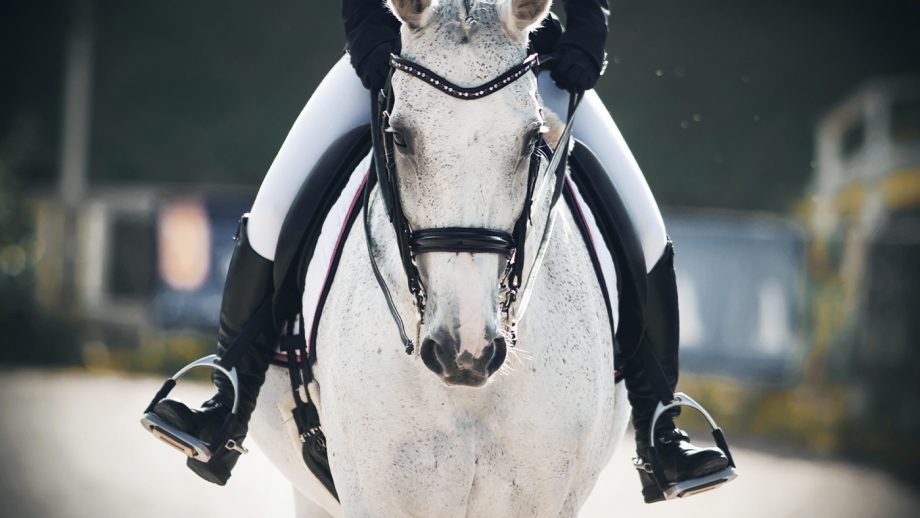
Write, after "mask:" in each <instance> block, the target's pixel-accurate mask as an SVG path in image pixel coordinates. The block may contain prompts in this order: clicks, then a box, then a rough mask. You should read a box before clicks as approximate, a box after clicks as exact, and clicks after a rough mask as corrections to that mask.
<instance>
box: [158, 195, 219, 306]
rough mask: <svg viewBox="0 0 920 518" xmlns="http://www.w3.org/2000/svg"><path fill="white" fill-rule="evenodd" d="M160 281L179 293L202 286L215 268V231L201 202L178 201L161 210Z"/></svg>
mask: <svg viewBox="0 0 920 518" xmlns="http://www.w3.org/2000/svg"><path fill="white" fill-rule="evenodd" d="M157 234H158V238H159V239H158V243H159V270H160V278H161V279H163V281H164V282H166V284H167V285H169V287H171V288H173V289H176V290H183V291H192V290H195V289H198V288H199V287H201V285H202V284H204V282H205V280H206V279H207V277H208V271H209V270H210V267H211V229H210V225H209V223H208V214H207V211H205V209H204V206H203V204H202V203H201V201H200V200H194V199H193V200H188V199H186V200H174V201H170V202H168V203H166V204H165V205H164V206H163V207H161V208H160V213H159V220H158V225H157Z"/></svg>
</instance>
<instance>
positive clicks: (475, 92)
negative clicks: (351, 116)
mask: <svg viewBox="0 0 920 518" xmlns="http://www.w3.org/2000/svg"><path fill="white" fill-rule="evenodd" d="M551 59H552V57H551V56H545V57H541V56H539V55H537V54H531V55H530V56H528V57H527V58H526V59H525V60H524V61H523V62H521V63H520V64H518V65H515V66H514V67H512V68H511V69H509V70H507V71H506V72H504V73H502V74H501V75H499V76H498V77H496V78H494V79H492V80H490V81H488V82H486V83H484V84H482V85H479V86H475V87H461V86H457V85H456V84H454V83H452V82H450V81H448V80H447V79H445V78H444V77H442V76H440V75H438V74H436V73H435V72H433V71H431V70H429V69H427V68H425V67H423V66H422V65H419V64H417V63H414V62H412V61H410V60H407V59H405V58H402V57H400V56H396V55H391V56H390V75H389V77H388V78H387V82H386V86H385V87H384V89H383V90H380V91H379V92H372V93H371V112H372V113H373V116H372V118H371V139H372V142H373V149H374V168H373V169H374V172H375V174H376V180H377V181H378V182H379V184H380V190H381V195H382V197H383V200H384V206H385V208H386V212H387V215H388V217H389V221H390V223H391V224H392V226H393V229H394V230H395V232H396V242H397V247H398V249H399V256H400V260H401V263H402V266H403V271H404V273H405V274H406V279H407V282H408V286H409V292H410V293H411V294H412V296H413V297H414V298H415V307H416V310H417V311H418V324H417V326H416V333H415V336H416V341H418V339H419V335H420V334H421V326H422V324H423V323H424V320H425V306H426V303H427V295H426V291H425V286H424V285H423V283H422V281H421V276H420V274H419V271H418V267H417V265H416V263H415V257H416V256H418V255H421V254H425V253H431V252H455V253H461V252H464V253H494V254H500V255H504V256H505V258H506V268H505V274H504V276H503V279H502V285H501V291H502V293H503V295H504V298H503V301H502V302H501V311H502V314H503V316H504V319H505V320H506V324H507V327H508V329H510V330H511V338H512V341H511V345H512V346H514V344H515V341H516V334H515V333H514V329H515V328H516V323H517V321H518V320H520V319H521V318H523V316H524V312H525V311H526V309H527V305H528V302H529V300H530V293H531V292H532V287H533V284H534V280H535V278H536V277H537V273H538V272H539V271H540V267H541V265H542V262H543V258H544V257H545V255H546V250H547V245H548V243H549V239H550V236H551V234H552V228H553V220H554V218H553V214H554V209H555V207H556V203H557V202H558V201H559V198H560V197H561V195H562V191H563V186H564V184H565V176H566V166H567V163H568V154H569V141H570V139H571V135H572V123H573V121H574V118H575V111H576V110H577V108H578V104H579V102H580V101H581V98H582V94H578V93H572V94H571V95H570V98H569V106H568V114H567V118H566V124H565V128H564V129H563V131H562V135H561V137H560V138H559V142H558V144H557V145H556V151H555V152H554V153H553V157H552V159H551V160H550V163H549V166H548V167H547V171H549V172H550V174H552V175H553V178H554V183H553V193H552V198H551V199H550V207H549V211H548V214H547V221H546V225H545V226H544V230H543V235H542V238H541V241H540V244H539V246H538V248H537V253H536V255H535V257H534V260H533V262H532V265H531V269H530V275H529V276H528V278H527V282H526V284H524V285H523V287H522V282H523V278H524V250H525V244H526V237H527V230H528V226H529V225H530V224H531V221H530V218H531V212H532V209H533V202H534V194H535V193H534V190H535V186H536V182H537V177H538V176H539V173H540V164H541V161H542V156H543V155H542V153H541V152H540V147H541V146H536V147H535V149H534V152H533V154H532V155H531V158H530V167H529V171H528V178H527V197H526V199H525V202H524V207H523V209H522V210H521V214H520V215H519V216H518V218H517V221H516V222H515V224H514V229H513V233H512V234H509V233H508V232H505V231H503V230H496V229H488V228H478V227H446V228H425V229H412V228H411V227H410V225H409V222H408V221H407V220H406V217H405V214H404V213H403V210H402V203H401V200H400V196H399V181H398V177H397V174H396V164H395V160H394V145H393V137H392V135H391V134H389V133H388V132H387V131H386V128H387V123H388V120H389V112H390V110H391V109H392V107H393V103H394V99H393V90H392V86H391V80H392V77H393V74H394V73H395V72H403V73H406V74H409V75H411V76H413V77H416V78H418V79H419V80H422V81H424V82H425V83H427V84H428V85H429V86H431V87H433V88H436V89H438V90H440V91H441V92H443V93H446V94H448V95H450V96H452V97H454V98H457V99H462V100H473V99H481V98H483V97H486V96H488V95H491V94H493V93H495V92H498V91H499V90H502V89H503V88H505V87H506V86H508V85H510V84H511V83H513V82H515V81H516V80H518V79H520V78H521V77H523V76H524V75H526V74H527V73H528V72H530V71H532V70H533V69H534V68H535V67H539V66H541V65H543V64H545V63H547V62H549V61H550V60H551ZM372 187H373V185H372V183H371V182H368V184H367V186H366V187H365V192H364V235H365V241H366V242H367V251H368V256H369V258H370V262H371V268H372V270H373V272H374V277H375V278H376V279H377V284H378V285H379V286H380V290H381V291H382V292H383V295H384V298H385V299H386V302H387V307H388V308H389V310H390V314H391V315H392V317H393V320H394V322H395V323H396V326H397V328H398V330H399V335H400V340H401V341H402V343H403V346H404V347H405V350H406V353H407V354H412V353H413V351H415V341H413V340H412V339H411V338H410V337H409V335H408V333H407V332H406V327H405V322H404V321H403V319H402V317H401V316H400V314H399V310H398V309H397V307H396V304H395V302H394V300H393V296H392V294H391V293H390V289H389V287H388V286H387V283H386V280H385V279H384V278H383V275H382V274H381V273H380V268H379V266H378V264H377V258H376V256H375V254H374V246H373V237H372V236H371V230H370V210H369V209H370V193H371V189H372Z"/></svg>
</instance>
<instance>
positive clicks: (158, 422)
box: [141, 354, 249, 462]
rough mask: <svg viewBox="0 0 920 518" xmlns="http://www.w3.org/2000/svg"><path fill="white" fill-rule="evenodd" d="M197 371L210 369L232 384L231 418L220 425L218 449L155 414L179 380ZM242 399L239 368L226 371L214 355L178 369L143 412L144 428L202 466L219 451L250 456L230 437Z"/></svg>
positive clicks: (142, 423) (217, 435)
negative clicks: (231, 426) (231, 427)
mask: <svg viewBox="0 0 920 518" xmlns="http://www.w3.org/2000/svg"><path fill="white" fill-rule="evenodd" d="M196 367H207V368H210V369H214V370H217V371H220V372H221V373H222V374H223V375H224V376H226V377H227V379H229V380H230V384H231V385H232V386H233V408H232V409H231V410H230V414H229V415H228V416H227V418H226V420H225V421H224V423H223V424H222V425H221V427H220V430H219V432H218V433H217V434H216V437H217V440H215V441H212V442H213V443H214V444H218V445H219V446H217V447H216V448H215V447H214V445H213V444H208V443H206V442H204V441H202V440H201V439H199V438H197V437H194V436H192V435H190V434H189V433H187V432H184V431H182V430H180V429H178V428H177V427H176V426H174V425H173V424H171V423H168V422H166V421H165V420H164V419H162V418H161V417H159V416H158V415H156V414H154V413H153V407H155V406H156V404H157V403H159V402H160V401H162V400H163V399H165V398H166V396H168V395H169V393H170V392H171V391H172V389H173V388H174V387H175V386H176V383H177V382H178V381H179V378H181V377H182V376H184V375H185V374H186V373H187V372H188V371H190V370H192V369H194V368H196ZM239 399H240V391H239V378H238V377H237V374H236V368H235V367H231V368H229V369H227V368H226V367H224V366H223V365H221V364H220V357H219V356H217V355H216V354H211V355H209V356H205V357H204V358H200V359H198V360H195V361H193V362H192V363H190V364H188V365H186V366H185V367H183V368H181V369H179V372H177V373H175V374H174V375H173V376H172V377H170V378H169V379H167V380H166V382H165V383H163V387H162V388H160V391H159V392H157V394H156V396H154V397H153V400H152V401H151V402H150V405H148V406H147V409H146V410H145V411H144V415H143V417H141V425H142V426H143V427H144V429H146V430H147V431H149V432H150V433H152V434H153V435H154V437H156V438H157V439H160V440H161V441H163V442H165V443H166V444H168V445H170V446H172V447H173V448H175V449H177V450H179V451H181V452H182V453H184V454H185V455H186V456H187V457H190V458H193V459H195V460H198V461H201V462H208V461H209V460H211V457H213V456H215V455H216V454H217V453H219V450H220V449H226V450H232V451H236V452H238V453H241V454H242V453H248V452H249V450H247V449H246V448H244V447H243V445H242V444H240V443H238V442H236V441H235V440H233V439H230V438H229V437H228V435H229V432H230V425H231V424H232V423H233V421H235V420H236V412H237V407H238V405H239Z"/></svg>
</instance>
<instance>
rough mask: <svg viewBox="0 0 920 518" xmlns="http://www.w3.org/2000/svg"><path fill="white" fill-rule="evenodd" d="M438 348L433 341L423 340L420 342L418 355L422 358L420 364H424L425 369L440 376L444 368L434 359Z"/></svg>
mask: <svg viewBox="0 0 920 518" xmlns="http://www.w3.org/2000/svg"><path fill="white" fill-rule="evenodd" d="M437 347H438V342H436V341H434V340H433V339H431V338H425V340H424V341H422V350H421V352H420V353H419V354H420V355H421V357H422V362H423V363H424V364H425V367H428V368H429V369H431V370H432V371H433V372H434V373H435V374H442V373H443V372H444V366H443V365H441V362H439V361H438V359H437V357H436V354H437V353H436V352H435V349H436V348H437Z"/></svg>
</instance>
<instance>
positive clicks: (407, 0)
mask: <svg viewBox="0 0 920 518" xmlns="http://www.w3.org/2000/svg"><path fill="white" fill-rule="evenodd" d="M387 5H388V6H389V7H390V10H391V11H393V14H395V15H396V17H397V18H399V21H401V22H402V23H404V24H406V25H408V26H409V28H410V29H412V30H417V29H420V28H422V27H424V26H425V25H427V24H428V20H429V19H431V0H387Z"/></svg>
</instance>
